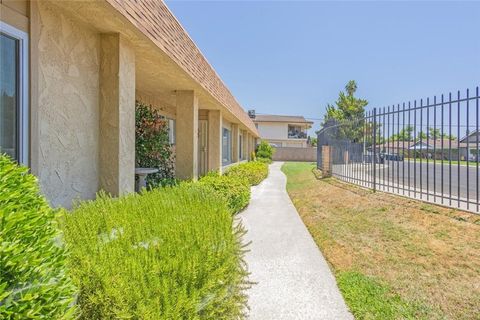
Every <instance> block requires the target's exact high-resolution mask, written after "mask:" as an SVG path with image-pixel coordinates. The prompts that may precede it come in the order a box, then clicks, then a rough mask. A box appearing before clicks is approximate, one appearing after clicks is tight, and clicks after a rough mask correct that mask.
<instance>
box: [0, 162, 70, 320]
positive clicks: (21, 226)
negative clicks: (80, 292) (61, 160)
mask: <svg viewBox="0 0 480 320" xmlns="http://www.w3.org/2000/svg"><path fill="white" fill-rule="evenodd" d="M65 260H66V254H65V249H64V248H63V247H62V244H61V241H60V237H59V231H58V228H57V225H56V223H55V212H54V211H53V210H52V209H51V208H50V207H49V205H48V204H47V201H46V200H45V198H44V197H42V196H41V195H40V194H39V188H38V185H37V181H36V178H35V177H34V176H33V175H31V174H28V169H27V168H25V167H19V166H17V165H16V164H15V163H14V162H13V161H11V160H10V159H9V158H8V157H6V156H4V155H1V154H0V318H1V319H39V318H42V319H59V318H64V319H65V318H71V317H72V315H73V313H74V308H73V307H72V304H73V300H74V295H75V287H74V286H73V284H72V282H71V281H70V278H69V277H68V276H67V274H66V269H65V264H66V262H65Z"/></svg>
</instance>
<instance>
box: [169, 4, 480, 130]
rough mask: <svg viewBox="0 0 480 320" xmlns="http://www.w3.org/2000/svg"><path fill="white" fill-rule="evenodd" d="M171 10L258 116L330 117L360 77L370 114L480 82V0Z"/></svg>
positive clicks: (209, 6) (190, 6)
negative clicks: (331, 105) (328, 112)
mask: <svg viewBox="0 0 480 320" xmlns="http://www.w3.org/2000/svg"><path fill="white" fill-rule="evenodd" d="M167 5H168V6H169V8H170V9H171V10H172V11H173V13H174V14H175V16H176V17H177V18H178V19H179V20H180V22H181V23H182V25H183V26H184V27H185V29H186V30H187V31H188V33H189V34H190V36H191V37H192V38H193V40H194V41H195V43H196V44H197V46H198V47H199V48H200V50H202V52H203V54H204V55H205V56H206V57H207V59H208V60H209V62H210V63H211V65H212V66H213V67H214V68H215V70H216V71H217V73H218V74H219V75H220V77H221V78H222V79H223V81H224V82H225V83H226V85H227V86H228V87H229V89H230V90H231V91H232V93H233V95H234V96H235V97H236V98H237V100H238V101H239V102H240V103H241V105H242V106H243V107H244V108H245V109H255V110H256V111H257V113H273V114H290V115H303V116H305V117H308V118H322V117H323V114H324V112H325V106H326V104H327V103H333V102H334V101H335V100H336V98H337V96H338V92H339V91H340V90H342V89H343V88H344V86H345V84H346V83H347V81H348V80H351V79H353V80H356V81H357V84H358V87H359V89H358V91H357V95H358V96H360V97H362V98H366V99H367V100H368V101H369V102H370V103H369V106H368V107H367V109H369V108H373V107H383V106H387V105H392V104H397V103H401V102H404V101H408V100H413V99H420V98H426V97H427V96H430V97H431V96H433V95H435V94H441V93H448V92H449V91H452V92H453V91H456V90H457V89H462V90H463V89H466V88H471V89H473V88H474V87H475V86H477V85H480V36H479V35H480V2H459V1H456V2H411V1H409V2H392V1H385V2H360V1H355V2H298V1H290V2H273V1H264V2H258V1H244V2H232V1H216V2H215V1H214V2H204V1H167ZM318 126H319V122H318V121H317V122H316V124H315V128H314V129H317V128H318Z"/></svg>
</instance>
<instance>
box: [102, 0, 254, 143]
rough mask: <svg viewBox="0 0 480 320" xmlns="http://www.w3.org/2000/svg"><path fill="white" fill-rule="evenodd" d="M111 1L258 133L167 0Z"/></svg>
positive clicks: (109, 1)
mask: <svg viewBox="0 0 480 320" xmlns="http://www.w3.org/2000/svg"><path fill="white" fill-rule="evenodd" d="M107 2H108V3H110V4H111V5H112V6H113V7H114V8H115V9H117V10H118V11H119V12H120V13H121V14H122V15H124V16H125V17H126V18H127V19H128V20H129V21H130V22H131V23H132V24H133V25H135V26H136V27H137V28H138V29H139V30H140V31H142V32H143V33H144V34H145V35H146V36H147V37H149V38H150V40H152V41H153V42H154V43H155V44H156V45H157V46H158V47H159V48H160V49H162V50H163V51H164V52H165V53H166V54H167V55H168V56H169V57H170V58H171V59H172V60H173V61H175V62H176V63H177V64H178V65H179V66H180V67H181V68H183V70H185V71H186V72H187V73H188V74H189V75H190V76H191V77H192V78H193V79H195V80H196V81H197V82H198V83H200V85H201V86H202V87H203V88H204V89H205V90H207V91H208V92H209V93H210V94H211V95H212V96H213V97H214V98H215V99H217V100H218V101H219V102H220V103H221V104H222V105H223V106H224V107H225V108H227V109H228V110H229V111H230V112H231V113H233V114H234V115H235V116H236V117H237V118H238V119H239V120H240V121H241V122H242V123H243V124H244V125H245V126H247V127H248V128H249V129H250V130H251V131H252V132H254V133H255V134H257V135H258V133H257V129H256V128H255V125H254V124H253V122H252V120H251V119H250V118H249V117H248V115H247V113H246V112H245V111H244V110H243V108H242V107H241V106H240V104H239V103H238V102H237V101H236V100H235V98H234V97H233V95H232V94H231V93H230V91H229V90H228V88H227V87H226V86H225V84H224V83H223V82H222V80H221V79H220V77H219V76H218V75H217V73H216V72H215V70H214V69H213V68H212V66H211V65H210V64H209V63H208V61H207V59H206V58H205V57H204V56H203V54H202V53H201V52H200V50H199V49H198V47H197V46H196V45H195V43H194V42H193V41H192V39H191V38H190V37H189V35H188V34H187V32H186V31H185V29H183V27H182V25H181V24H180V23H179V22H178V20H177V19H176V18H175V16H174V15H173V14H172V12H171V11H170V10H169V9H168V7H167V6H166V4H165V3H163V1H160V0H157V1H153V0H136V1H133V0H107Z"/></svg>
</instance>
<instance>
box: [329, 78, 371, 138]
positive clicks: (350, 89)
mask: <svg viewBox="0 0 480 320" xmlns="http://www.w3.org/2000/svg"><path fill="white" fill-rule="evenodd" d="M356 91H357V83H356V82H355V81H354V80H350V81H348V83H347V84H346V85H345V91H341V92H340V93H339V95H338V99H337V101H335V104H334V105H332V104H328V105H327V112H326V114H325V117H324V121H323V123H322V126H325V125H326V124H327V123H331V122H332V120H333V121H334V122H335V123H339V124H341V126H340V128H339V130H338V134H339V135H340V137H341V138H344V139H349V140H356V141H359V140H361V138H362V137H363V133H364V132H363V131H364V130H363V125H364V122H363V121H364V120H363V116H364V113H365V107H366V106H367V105H368V101H367V100H365V99H360V98H356V97H355V92H356Z"/></svg>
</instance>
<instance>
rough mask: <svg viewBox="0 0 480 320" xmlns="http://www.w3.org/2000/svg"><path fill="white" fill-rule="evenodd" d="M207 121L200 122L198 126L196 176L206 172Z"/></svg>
mask: <svg viewBox="0 0 480 320" xmlns="http://www.w3.org/2000/svg"><path fill="white" fill-rule="evenodd" d="M207 163H208V121H207V120H200V121H199V125H198V175H199V176H203V175H205V174H207V171H208V165H207Z"/></svg>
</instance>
